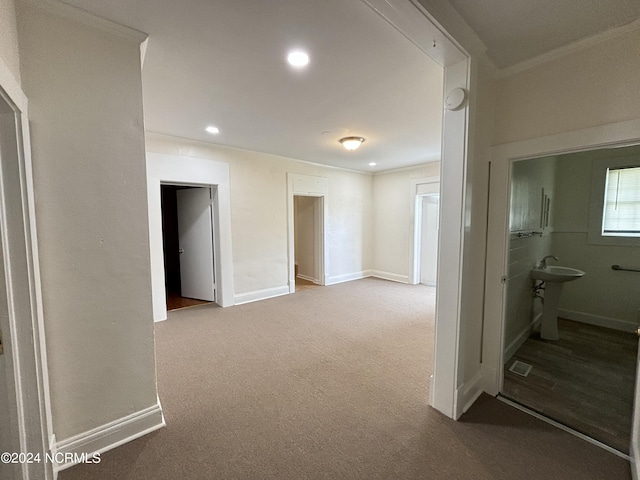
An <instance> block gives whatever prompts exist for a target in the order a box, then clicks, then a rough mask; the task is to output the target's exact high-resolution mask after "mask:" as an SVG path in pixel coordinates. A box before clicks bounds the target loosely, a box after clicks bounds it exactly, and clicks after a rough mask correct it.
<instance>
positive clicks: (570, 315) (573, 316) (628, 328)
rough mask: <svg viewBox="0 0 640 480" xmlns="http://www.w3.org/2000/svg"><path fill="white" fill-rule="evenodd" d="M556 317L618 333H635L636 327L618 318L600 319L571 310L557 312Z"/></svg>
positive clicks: (600, 317)
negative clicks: (609, 329)
mask: <svg viewBox="0 0 640 480" xmlns="http://www.w3.org/2000/svg"><path fill="white" fill-rule="evenodd" d="M558 317H560V318H566V319H567V320H573V321H575V322H582V323H588V324H589V325H596V326H598V327H605V328H611V329H613V330H618V331H620V332H635V331H636V330H637V329H638V326H637V325H636V324H635V323H632V322H627V321H625V320H620V319H618V318H611V317H602V316H600V315H593V314H591V313H584V312H574V311H572V310H563V309H559V310H558Z"/></svg>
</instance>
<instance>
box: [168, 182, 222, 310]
mask: <svg viewBox="0 0 640 480" xmlns="http://www.w3.org/2000/svg"><path fill="white" fill-rule="evenodd" d="M161 202H162V242H163V250H164V272H165V290H166V298H167V310H175V309H178V308H184V307H190V306H194V305H200V304H203V303H210V302H214V301H216V286H215V272H214V244H213V239H214V234H213V225H214V218H213V209H212V203H213V191H212V189H211V187H202V186H199V187H195V186H188V185H161Z"/></svg>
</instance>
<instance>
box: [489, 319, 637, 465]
mask: <svg viewBox="0 0 640 480" xmlns="http://www.w3.org/2000/svg"><path fill="white" fill-rule="evenodd" d="M559 327H560V340H558V341H555V342H554V341H547V340H542V339H541V338H540V336H539V334H537V333H536V334H534V335H533V336H532V337H530V338H529V339H528V340H527V341H526V342H525V343H524V344H523V346H522V347H520V349H519V350H518V351H517V352H516V354H515V355H514V356H513V358H511V359H510V360H509V361H508V362H507V364H506V365H505V378H504V387H503V392H502V394H503V395H504V396H506V397H508V398H510V399H512V400H515V401H516V402H518V403H521V404H523V405H525V406H527V407H529V408H531V409H533V410H535V411H537V412H540V413H542V414H544V415H545V416H547V417H549V418H551V419H553V420H556V421H558V422H560V423H563V424H565V425H567V426H568V427H571V428H573V429H574V430H577V431H579V432H582V433H584V434H586V435H588V436H590V437H592V438H595V439H596V440H599V441H601V442H602V443H605V444H607V445H610V446H611V447H614V448H615V449H617V450H619V451H621V452H623V453H629V441H630V434H631V417H632V412H633V394H634V386H635V373H636V362H637V360H636V359H637V355H638V339H637V337H636V335H635V334H630V333H625V332H618V331H616V330H611V329H607V328H601V327H596V326H592V325H586V324H583V323H578V322H572V321H569V320H562V319H561V320H560V321H559ZM515 360H520V361H522V362H525V363H528V364H530V365H533V368H532V370H531V372H530V373H529V375H528V376H527V377H521V376H519V375H516V374H514V373H512V372H509V371H508V369H509V367H511V365H512V364H513V362H514V361H515Z"/></svg>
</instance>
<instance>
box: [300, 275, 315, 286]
mask: <svg viewBox="0 0 640 480" xmlns="http://www.w3.org/2000/svg"><path fill="white" fill-rule="evenodd" d="M297 278H299V279H300V280H306V281H307V282H313V283H316V284H318V285H320V280H318V279H317V278H311V277H307V276H306V275H302V274H300V273H299V274H298V276H297Z"/></svg>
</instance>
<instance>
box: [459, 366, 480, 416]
mask: <svg viewBox="0 0 640 480" xmlns="http://www.w3.org/2000/svg"><path fill="white" fill-rule="evenodd" d="M481 383H482V373H481V372H480V371H478V373H476V374H475V375H474V376H473V378H472V379H471V380H469V381H468V382H465V383H463V384H462V385H461V386H460V387H459V388H458V389H456V406H455V411H456V418H460V416H462V414H463V413H464V412H466V411H467V410H469V408H470V407H471V405H473V402H475V401H476V400H477V399H478V397H479V396H480V395H482V393H483V390H482V386H481Z"/></svg>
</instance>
